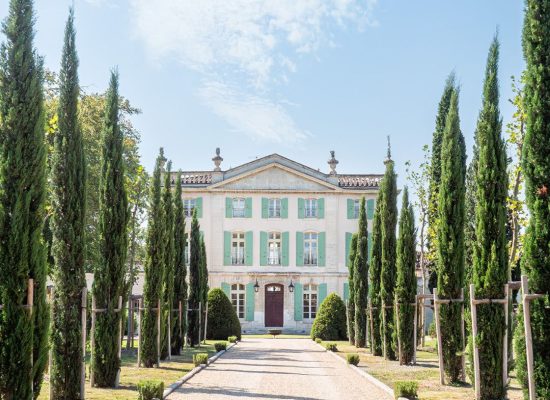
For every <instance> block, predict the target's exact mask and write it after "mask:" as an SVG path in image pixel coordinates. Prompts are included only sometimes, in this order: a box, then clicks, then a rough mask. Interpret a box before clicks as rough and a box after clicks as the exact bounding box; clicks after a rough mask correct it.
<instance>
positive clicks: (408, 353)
mask: <svg viewBox="0 0 550 400" xmlns="http://www.w3.org/2000/svg"><path fill="white" fill-rule="evenodd" d="M395 294H396V299H397V302H398V306H397V312H398V316H396V318H398V319H399V323H398V324H397V327H398V328H399V330H398V332H397V335H398V336H399V343H400V346H401V351H400V353H401V358H400V359H399V363H400V364H410V363H411V362H412V361H413V355H414V348H415V346H416V343H415V339H414V338H415V335H414V312H415V307H414V305H413V304H414V302H415V299H416V229H415V228H414V211H413V206H412V205H411V204H410V203H409V190H408V188H407V187H406V186H405V188H404V189H403V203H402V205H401V216H400V217H399V238H398V240H397V286H396V289H395Z"/></svg>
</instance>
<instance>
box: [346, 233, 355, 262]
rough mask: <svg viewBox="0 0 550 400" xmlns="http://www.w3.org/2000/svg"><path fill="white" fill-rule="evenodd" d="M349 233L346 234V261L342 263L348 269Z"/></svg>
mask: <svg viewBox="0 0 550 400" xmlns="http://www.w3.org/2000/svg"><path fill="white" fill-rule="evenodd" d="M352 235H353V234H352V233H351V232H346V259H345V261H344V265H347V266H348V267H349V252H350V246H351V237H352Z"/></svg>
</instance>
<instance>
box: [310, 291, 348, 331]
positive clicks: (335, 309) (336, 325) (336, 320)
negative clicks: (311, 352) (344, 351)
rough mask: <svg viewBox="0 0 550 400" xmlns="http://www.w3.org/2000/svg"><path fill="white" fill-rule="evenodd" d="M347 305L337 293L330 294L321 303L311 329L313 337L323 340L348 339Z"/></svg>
mask: <svg viewBox="0 0 550 400" xmlns="http://www.w3.org/2000/svg"><path fill="white" fill-rule="evenodd" d="M345 310H346V305H345V304H344V302H343V301H342V299H341V298H340V296H338V295H337V294H336V293H331V294H329V295H328V296H327V297H326V299H325V300H324V301H323V302H322V303H321V306H320V307H319V312H318V313H317V316H316V317H315V321H313V325H312V327H311V333H310V335H311V337H312V338H314V339H315V338H319V339H321V340H345V339H346V334H347V332H346V317H345V315H346V313H345Z"/></svg>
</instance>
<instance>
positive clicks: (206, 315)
mask: <svg viewBox="0 0 550 400" xmlns="http://www.w3.org/2000/svg"><path fill="white" fill-rule="evenodd" d="M204 308H205V310H204V311H205V312H204V344H206V332H207V329H206V328H207V327H208V302H206V305H205V307H204Z"/></svg>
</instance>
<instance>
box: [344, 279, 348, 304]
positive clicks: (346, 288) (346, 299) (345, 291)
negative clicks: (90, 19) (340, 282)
mask: <svg viewBox="0 0 550 400" xmlns="http://www.w3.org/2000/svg"><path fill="white" fill-rule="evenodd" d="M348 299H349V283H348V282H344V303H345V302H347V301H348Z"/></svg>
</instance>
